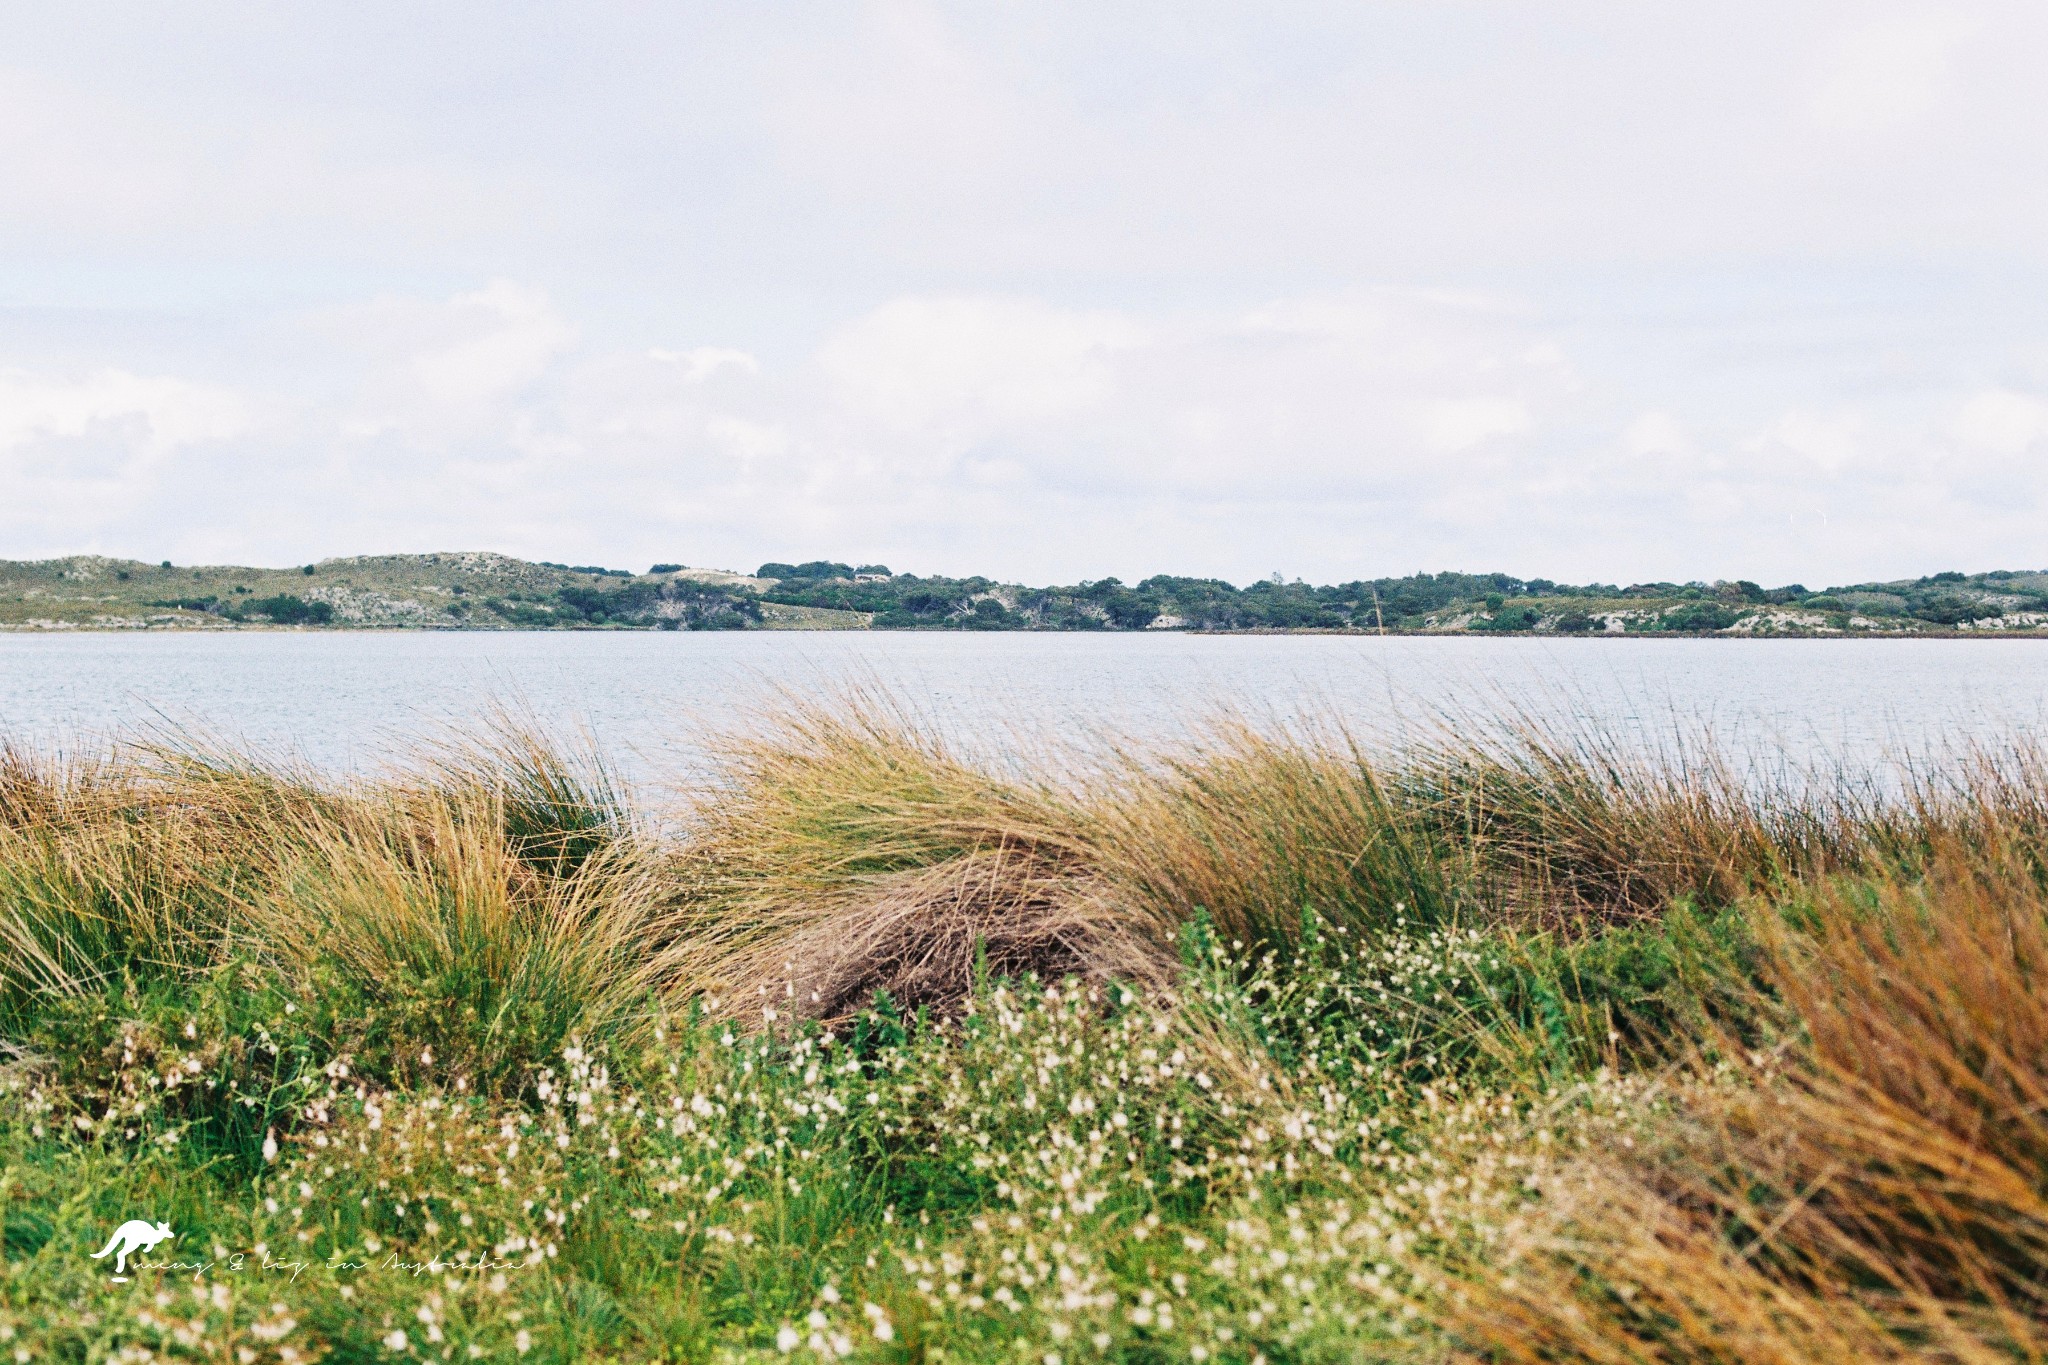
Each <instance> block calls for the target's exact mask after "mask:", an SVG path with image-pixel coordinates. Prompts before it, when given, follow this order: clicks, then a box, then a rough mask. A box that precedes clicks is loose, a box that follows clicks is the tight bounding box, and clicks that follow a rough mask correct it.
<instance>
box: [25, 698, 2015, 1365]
mask: <svg viewBox="0 0 2048 1365" xmlns="http://www.w3.org/2000/svg"><path fill="white" fill-rule="evenodd" d="M720 755H721V760H722V763H721V769H720V773H721V777H720V780H719V781H718V782H717V783H716V784H715V786H714V788H713V789H712V790H710V791H707V792H706V793H704V794H703V795H702V797H701V799H699V800H698V801H696V802H695V803H694V804H693V805H691V806H690V807H689V808H688V809H687V810H686V811H684V812H683V813H682V814H681V815H680V817H679V818H678V819H677V820H676V821H675V822H673V823H664V824H663V825H661V826H659V827H655V826H653V825H650V824H647V823H645V822H644V821H643V819H642V817H641V816H640V815H639V814H638V813H637V811H636V807H635V805H634V804H633V803H632V801H630V800H629V799H628V798H627V797H626V796H625V795H624V794H622V793H621V792H620V791H619V790H618V789H617V787H616V785H615V784H614V783H613V782H612V781H611V780H610V778H609V777H608V776H607V775H606V773H605V771H604V769H603V767H602V765H601V764H600V763H598V762H596V761H595V760H593V759H590V758H587V757H583V756H579V755H575V754H570V753H564V752H560V751H556V750H551V749H549V748H547V747H545V746H543V745H540V744H536V743H532V742H529V741H526V740H522V739H519V738H517V737H507V738H502V739H499V740H494V741H491V742H487V743H483V744H476V745H471V746H468V747H465V748H460V749H450V750H444V751H437V752H435V753H432V754H428V755H424V756H422V757H421V759H420V760H419V762H418V763H417V764H416V765H415V767H414V768H413V769H411V770H410V771H409V772H408V773H406V774H404V775H401V776H396V777H390V778H386V779H380V780H376V781H370V780H361V781H349V782H337V781H334V780H331V779H322V778H319V777H317V776H315V775H312V774H308V773H301V772H295V771H291V770H289V769H285V768H280V767H277V766H273V765H266V764H264V763H261V762H257V761H253V760H249V759H246V758H240V757H235V756H230V755H223V754H219V753H207V752H195V751H181V750H166V749H153V750H139V749H138V750H127V751H123V753H122V754H121V755H120V756H119V757H118V758H114V759H108V760H103V761H87V762H61V761H58V760H54V759H48V758H41V757H37V756H32V755H27V754H21V753H14V754H10V755H8V756H7V757H6V759H5V760H4V762H0V1040H4V1044H0V1045H4V1047H5V1061H4V1064H0V1212H4V1220H5V1222H4V1231H5V1270H4V1277H0V1357H4V1354H5V1353H6V1352H7V1351H14V1352H16V1353H17V1355H18V1358H21V1359H56V1360H98V1359H103V1358H117V1359H127V1360H145V1359H204V1360H234V1361H253V1360H315V1359H330V1360H389V1359H400V1358H404V1359H410V1358H421V1359H451V1360H465V1359H491V1360H500V1359H507V1360H509V1359H526V1360H534V1361H540V1360H569V1359H593V1360H601V1359H616V1360H657V1359H659V1360H667V1359H674V1360H721V1359H748V1358H761V1359H781V1358H785V1357H795V1358H804V1359H836V1358H841V1357H854V1358H859V1359H872V1360H887V1361H895V1360H905V1361H908V1360H934V1361H935V1360H955V1361H980V1360H997V1359H1016V1360H1030V1361H1038V1362H1043V1361H1049V1360H1058V1361H1060V1362H1063V1365H1065V1363H1070V1362H1077V1361H1091V1360H1129V1361H1155V1360H1156V1361H1167V1360H1193V1361H1241V1362H1249V1361H1257V1360H1264V1361H1270V1362H1276V1365H1277V1362H1283V1361H1352V1360H1374V1359H1395V1360H1409V1359H1413V1360H1449V1359H1470V1360H1499V1361H1536V1360H1598V1361H1616V1362H1621V1361H1728V1362H1737V1361H1744V1362H1748V1361H1783V1362H1795V1361H1813V1362H1821V1361H1830V1362H1832V1361H1842V1360H1908V1359H1910V1360H1942V1361H1976V1360H1983V1361H1992V1360H2000V1361H2003V1360H2015V1359H2019V1360H2027V1359H2038V1358H2041V1357H2043V1356H2044V1355H2048V1301H2044V1294H2048V1283H2044V1278H2043V1267H2044V1265H2048V1261H2044V1255H2043V1253H2044V1239H2048V1061H2044V1058H2048V989H2044V980H2043V973H2044V971H2048V881H2044V874H2048V865H2044V853H2048V764H2044V762H2043V757H2042V755H2040V754H2039V753H2037V752H2035V751H2033V750H2032V749H2030V748H2027V747H2025V746H2023V745H2022V746H2015V747H2013V748H2011V749H2009V750H2006V751H2002V752H1998V753H1980V754H1977V755H1974V756H1968V757H1963V758H1958V759H1956V760H1954V761H1953V762H1950V763H1947V764H1945V765H1942V766H1939V767H1934V768H1930V769H1927V770H1924V771H1921V772H1918V773H1912V774H1906V775H1904V776H1903V777H1902V778H1901V779H1900V781H1899V782H1897V783H1896V784H1893V785H1892V786H1890V787H1887V788H1886V789H1885V790H1884V792H1883V793H1882V794H1879V793H1877V792H1875V791H1873V790H1870V789H1866V788H1864V787H1861V786H1857V785H1854V784H1849V783H1838V784H1834V785H1827V784H1821V785H1811V784H1809V785H1805V786H1802V787H1800V788H1798V789H1797V790H1796V791H1795V790H1791V789H1787V790H1783V791H1774V790H1768V789H1759V788H1757V787H1755V786H1753V785H1751V784H1747V783H1745V782H1743V781H1740V780H1738V779H1737V778H1736V777H1735V776H1734V775H1732V774H1731V773H1730V772H1729V771H1728V770H1727V769H1726V768H1725V767H1724V766H1723V765H1720V764H1718V763H1716V762H1715V761H1713V760H1712V758H1711V756H1710V755H1705V754H1703V752H1702V751H1699V750H1695V751H1694V753H1693V756H1692V757H1691V758H1690V759H1689V760H1687V761H1686V762H1684V763H1676V762H1674V763H1669V764H1665V765H1663V766H1655V767H1653V766H1648V765H1644V764H1641V763H1638V762H1635V761H1633V760H1631V759H1629V758H1628V757H1626V756H1625V755H1618V754H1616V753H1614V752H1612V751H1610V750H1609V749H1607V748H1605V747H1603V746H1602V745H1600V744H1598V743H1594V742H1586V741H1581V740H1579V739H1576V738H1570V737H1563V738H1561V737H1558V736H1555V735H1546V734H1542V733H1525V734H1522V735H1519V736H1517V737H1513V738H1509V739H1503V740H1497V741H1484V742H1476V741H1474V742H1467V741H1446V742H1443V743H1441V744H1437V745H1424V746H1421V747H1418V748H1415V749H1412V750H1409V751H1406V752H1404V753H1401V754H1399V755H1393V756H1376V755H1368V754H1367V753H1365V752H1363V751H1362V750H1361V749H1360V748H1359V747H1358V746H1357V745H1355V744H1354V743H1352V742H1351V741H1350V740H1349V739H1348V738H1347V737H1346V736H1345V735H1344V734H1343V733H1342V732H1341V730H1338V729H1336V728H1335V727H1328V728H1324V729H1322V730H1318V731H1310V732H1303V733H1297V734H1294V735H1291V736H1282V737H1276V736H1274V735H1272V734H1269V733H1266V732H1262V731H1259V730H1255V729H1252V728H1249V727H1242V726H1233V725H1228V724H1225V725H1219V726H1217V727H1214V728H1213V729H1212V730H1211V731H1210V732H1209V733H1208V735H1207V737H1206V738H1205V739H1203V740H1202V741H1200V742H1196V743H1190V744H1186V745H1183V746H1181V747H1179V748H1176V749H1174V750H1172V751H1169V752H1159V751H1131V752H1127V753H1124V754H1121V755H1119V756H1117V757H1116V758H1114V759H1113V760H1110V761H1107V762H1103V763H1098V764H1095V765H1093V766H1091V767H1089V768H1087V769H1085V770H1079V771H1077V770H1073V769H1069V768H1065V767H1062V766H1059V765H1054V764H1050V763H1048V764H1046V765H1044V766H1043V767H1042V768H1039V769H1033V768H1031V767H1029V766H1028V765H1027V766H1023V767H1020V766H1018V765H1015V764H1004V765H999V766H991V765H988V764H984V763H980V762H977V761H975V760H973V759H972V758H970V757H968V756H965V755H963V754H961V753H958V752H956V751H954V750H951V749H949V748H948V747H947V746H946V745H945V744H943V743H941V742H940V741H938V740H937V739H935V738H933V737H932V736H931V735H929V734H927V733H923V732H921V731H920V730H919V729H918V728H917V727H915V726H914V725H911V724H907V723H905V722H903V721H901V720H899V719H896V718H894V717H893V716H892V714H891V713H890V712H889V711H888V710H887V709H886V708H882V707H876V706H873V705H867V706H862V705H849V706H846V707H843V708H840V709H814V710H797V711H792V712H790V713H787V714H785V715H783V716H782V717H780V718H779V719H778V720H776V721H774V722H773V723H771V724H768V725H765V726H763V727H762V728H761V729H759V730H757V731H755V732H753V733H751V734H748V735H745V736H740V737H737V738H733V739H731V740H729V741H727V742H725V743H724V744H723V746H722V748H721V750H720ZM134 1218H140V1219H144V1220H146V1221H151V1222H154V1221H157V1220H162V1221H164V1222H167V1223H168V1224H169V1225H170V1226H171V1227H172V1228H173V1229H174V1230H175V1232H176V1237H175V1239H174V1240H171V1241H168V1242H165V1243H163V1244H162V1245H161V1246H159V1247H158V1248H156V1249H155V1250H154V1251H151V1252H148V1253H146V1254H144V1256H143V1257H142V1264H141V1266H140V1267H139V1268H136V1269H133V1270H132V1271H131V1274H130V1276H129V1282H127V1283H115V1282H114V1280H113V1277H112V1275H111V1273H110V1265H111V1262H110V1261H106V1260H102V1261H94V1260H91V1259H88V1254H89V1253H91V1252H93V1251H97V1250H98V1249H100V1247H101V1246H102V1245H104V1244H105V1243H106V1241H107V1239H108V1237H109V1235H110V1233H112V1231H113V1230H114V1228H115V1227H116V1226H117V1225H119V1224H121V1223H123V1222H125V1221H126V1220H129V1219H134Z"/></svg>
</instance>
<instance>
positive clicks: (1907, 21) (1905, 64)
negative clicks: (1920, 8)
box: [1807, 10, 1970, 133]
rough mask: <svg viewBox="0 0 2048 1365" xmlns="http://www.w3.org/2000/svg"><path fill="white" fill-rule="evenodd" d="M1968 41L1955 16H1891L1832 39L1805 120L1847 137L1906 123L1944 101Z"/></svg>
mask: <svg viewBox="0 0 2048 1365" xmlns="http://www.w3.org/2000/svg"><path fill="white" fill-rule="evenodd" d="M1969 36H1970V26H1969V25H1967V24H1965V23H1964V22H1962V21H1961V20H1960V19H1959V18H1958V16H1957V15H1956V13H1955V12H1954V11H1953V10H1940V11H1934V10H1929V11H1924V12H1920V13H1912V14H1896V15H1890V16H1887V17H1884V18H1881V19H1877V20H1874V21H1870V22H1866V23H1863V24H1861V25H1859V26H1857V27H1855V28H1853V29H1851V30H1849V31H1847V32H1845V33H1841V34H1838V35H1836V36H1835V37H1834V39H1833V40H1832V41H1831V42H1830V43H1829V44H1828V46H1827V49H1826V51H1825V52H1824V53H1823V55H1822V60H1821V69H1820V72H1819V76H1818V78H1817V80H1816V82H1815V85H1814V88H1813V92H1812V95H1811V97H1810V100H1809V102H1808V105H1807V113H1808V116H1809V117H1810V118H1811V119H1812V120H1813V121H1814V122H1815V123H1816V124H1818V125H1819V126H1820V127H1822V128H1826V129H1830V130H1833V131H1837V132H1847V133H1870V132H1881V131H1884V130H1886V129H1890V128H1896V127H1899V126H1901V125H1904V124H1908V123H1911V122H1913V121H1915V120H1916V119H1919V118H1921V117H1922V116H1924V115H1926V114H1927V113H1928V112H1929V111H1931V110H1932V109H1934V108H1935V106H1936V105H1937V104H1939V103H1940V102H1941V100H1942V99H1943V98H1944V97H1945V96H1946V95H1947V94H1948V93H1949V91H1950V89H1951V87H1952V86H1953V84H1954V78H1955V65H1956V55H1957V52H1958V50H1959V49H1960V48H1961V46H1962V45H1963V43H1964V41H1965V40H1966V39H1968V38H1969Z"/></svg>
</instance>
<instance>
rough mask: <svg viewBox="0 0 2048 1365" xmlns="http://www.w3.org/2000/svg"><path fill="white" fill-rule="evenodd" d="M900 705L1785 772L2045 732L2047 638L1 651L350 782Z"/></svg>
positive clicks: (26, 684) (81, 736)
mask: <svg viewBox="0 0 2048 1365" xmlns="http://www.w3.org/2000/svg"><path fill="white" fill-rule="evenodd" d="M849 685H862V686H867V687H871V688H881V689H885V690H887V691H889V692H891V693H892V694H894V695H895V696H897V697H898V698H900V699H901V700H902V701H904V702H906V703H908V704H909V705H910V706H911V707H913V708H914V709H916V710H917V711H919V712H920V713H922V714H924V715H926V716H928V717H930V718H931V719H932V720H933V721H934V723H937V724H940V725H942V726H944V727H946V728H947V729H950V730H953V731H955V732H957V733H958V734H960V735H962V736H966V737H970V738H984V739H993V740H994V741H995V742H1000V741H1001V736H1003V735H1005V734H1007V733H1008V731H1009V729H1010V727H1013V726H1016V725H1019V724H1021V725H1022V726H1023V727H1024V728H1025V729H1027V730H1030V731H1035V732H1038V733H1043V734H1052V735H1056V736H1064V737H1080V736H1084V735H1087V734H1090V733H1098V732H1113V733H1118V734H1123V735H1131V736H1136V737H1140V738H1162V737H1170V736H1171V735H1173V734H1174V733H1176V732H1178V731H1181V730H1183V729H1184V728H1185V727H1187V726H1188V725H1190V724H1192V723H1195V722H1196V721H1198V720H1199V719H1201V718H1202V717H1203V716H1206V715H1212V714H1214V712H1215V710H1216V709H1217V708H1218V707H1219V706H1225V705H1228V706H1234V707H1236V708H1239V709H1241V710H1246V711H1249V712H1252V713H1254V714H1258V715H1267V716H1274V717H1278V718H1282V719H1285V718H1288V717H1292V716H1297V715H1302V714H1322V715H1336V716H1340V717H1342V718H1344V719H1345V720H1346V721H1347V722H1348V723H1350V724H1352V725H1353V726H1355V727H1357V728H1358V729H1360V730H1362V731H1364V732H1366V733H1369V734H1373V735H1378V736H1387V737H1390V738H1398V736H1399V735H1400V734H1402V733H1403V732H1404V731H1409V732H1412V730H1413V728H1414V727H1417V726H1421V725H1427V724H1430V723H1433V722H1438V721H1440V720H1441V718H1442V717H1444V716H1446V715H1449V716H1453V717H1467V718H1471V719H1468V720H1467V721H1466V722H1464V723H1472V724H1477V723H1483V721H1481V720H1479V719H1476V718H1480V717H1486V716H1498V715H1501V714H1503V713H1505V712H1508V711H1511V710H1520V711H1524V712H1532V713H1536V714H1539V715H1551V716H1559V717H1565V718H1570V719H1573V720H1577V721H1582V722H1587V723H1591V724H1593V725H1596V726H1598V727H1600V728H1602V729H1603V730H1605V731H1607V732H1609V733H1613V734H1617V735H1620V736H1623V737H1625V738H1626V739H1627V740H1628V741H1629V742H1631V743H1641V744H1646V745H1648V744H1655V743H1659V742H1661V740H1662V739H1664V738H1668V737H1669V736H1670V735H1671V734H1672V733H1673V732H1674V730H1676V729H1681V728H1683V729H1692V728H1696V727H1698V726H1701V725H1706V726H1710V727H1711V728H1712V729H1713V730H1714V732H1715V733H1716V735H1717V736H1718V737H1719V738H1720V740H1721V741H1722V742H1723V743H1724V744H1727V745H1729V746H1730V747H1732V748H1735V749H1737V750H1739V751H1742V752H1746V753H1749V754H1752V755H1755V756H1758V757H1760V758H1763V759H1765V760H1770V759H1773V758H1777V757H1784V756H1789V757H1790V758H1791V759H1792V760H1793V761H1795V762H1803V761H1807V760H1810V759H1813V758H1816V757H1820V758H1831V759H1839V760H1845V761H1847V762H1849V763H1850V764H1851V765H1852V766H1861V765H1866V764H1870V763H1874V762H1879V761H1882V760H1884V759H1886V758H1887V757H1895V756H1897V755H1898V754H1900V753H1901V752H1902V751H1913V752H1925V751H1928V750H1930V749H1934V748H1938V747H1940V746H1941V745H1942V744H1945V743H1951V742H1954V741H1955V740H1957V739H1959V738H1963V739H1967V738H1971V737H1997V736H1999V735H2001V734H2006V733H2010V732H2012V731H2014V730H2033V731H2039V730H2041V729H2042V727H2043V726H2044V724H2048V642H2038V641H2026V640H2008V641H1996V640H1991V641H1938V640H1922V641H1905V640H1885V641H1879V640H1782V641H1769V640H1755V641H1751V640H1744V641H1735V640H1655V641H1649V640H1599V639H1594V640H1554V639H1553V640H1528V639H1524V640H1486V639H1416V638H1400V637H1389V638H1376V637H1356V636H1342V637H1340V636H1188V635H1078V634H1076V635H1067V634H1057V635H1056V634H1043V635H1038V634H1032V635H1026V634H1018V635H996V634H936V633H931V634H922V633H901V634H899V633H889V632H877V633H873V634H868V633H857V632H846V633H818V634H808V633H805V634H799V633H786V634H785V633H767V632H763V633H739V634H688V633H637V632H636V633H631V634H627V633H587V634H565V633H532V634H525V633H504V634H497V633H493V634H483V633H477V634H452V633H446V634H444V633H417V634H414V633H390V634H372V633H362V634H313V633H306V634H298V633H290V632H265V633H250V634H196V633H195V634H189V635H188V634H169V633H165V634H140V633H137V634H123V633H104V634H83V633H82V634H76V635H30V634H4V635H0V736H6V737H9V738H13V739H16V740H25V741H28V742H31V743H36V744H52V743H55V744H63V745H67V746H79V745H83V746H95V745H99V744H103V743H105V742H106V741H107V740H108V739H109V738H110V737H113V736H119V735H133V734H136V733H138V732H144V731H148V730H151V729H161V728H164V727H184V728H197V729H203V730H206V731H210V732H212V733H214V734H216V735H220V736H222V737H225V738H229V739H233V740H236V741H240V742H244V743H248V744H253V745H255V746H258V747H259V748H260V749H263V750H265V751H269V752H279V753H287V752H288V753H293V754H296V755H298V756H300V757H303V758H306V759H309V760H311V761H313V762H315V763H318V764H321V765H323V766H328V767H332V768H345V767H364V766H372V765H375V764H377V763H378V762H380V761H381V760H383V759H385V758H387V757H389V756H391V755H394V754H398V753H402V752H403V751H404V749H405V748H406V746H407V744H408V742H409V741H410V740H414V739H417V738H418V737H420V736H422V735H432V734H439V733H445V732H446V730H447V729H448V727H449V726H450V725H458V726H459V725H462V724H465V723H474V722H476V721H477V720H478V719H480V718H481V717H482V716H483V715H484V713H485V712H486V711H487V710H488V709H489V708H490V707H491V705H492V703H493V702H494V701H497V702H511V703H514V704H516V705H519V706H521V707H523V708H524V709H526V710H528V711H530V712H531V713H532V714H534V715H536V716H538V717H540V718H541V719H542V720H543V721H544V722H545V723H546V724H547V725H549V726H551V727H556V728H559V729H562V730H565V731H573V730H577V729H583V730H587V731H588V732H589V733H590V734H592V735H594V736H595V737H596V738H597V740H598V741H599V742H600V743H601V744H602V745H603V746H604V747H605V748H606V749H607V750H608V751H610V752H611V753H612V754H613V755H614V756H615V757H616V758H617V759H618V760H619V761H620V763H621V765H622V766H623V767H624V768H625V769H626V770H627V771H628V772H629V773H630V774H631V775H633V776H635V777H638V778H642V779H660V778H664V777H669V776H675V777H684V776H687V775H688V774H689V773H691V772H692V771H693V770H700V769H701V763H700V759H701V754H702V747H701V745H702V738H703V736H704V735H705V733H706V732H707V730H715V729H720V728H726V727H730V726H733V725H736V724H740V723H743V722H744V720H745V718H746V717H747V716H748V715H750V714H752V713H753V712H755V711H756V710H757V709H758V708H759V707H761V706H762V705H763V704H764V703H768V702H771V701H772V700H773V698H774V697H775V695H776V693H777V690H778V689H788V690H792V691H795V692H798V693H804V694H818V693H830V692H832V691H834V690H835V689H840V688H844V687H847V686H849Z"/></svg>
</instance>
